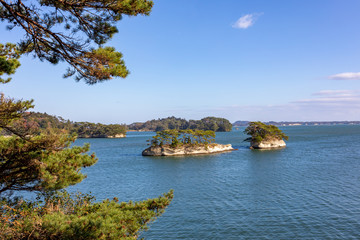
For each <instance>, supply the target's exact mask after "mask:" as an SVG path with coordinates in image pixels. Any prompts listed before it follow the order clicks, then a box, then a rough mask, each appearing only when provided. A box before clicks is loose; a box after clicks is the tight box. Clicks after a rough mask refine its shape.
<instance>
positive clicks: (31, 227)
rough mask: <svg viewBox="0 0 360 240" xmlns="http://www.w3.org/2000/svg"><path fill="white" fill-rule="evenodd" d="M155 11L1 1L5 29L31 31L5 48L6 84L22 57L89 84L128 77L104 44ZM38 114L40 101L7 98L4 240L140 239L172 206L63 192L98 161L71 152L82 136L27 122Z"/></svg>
mask: <svg viewBox="0 0 360 240" xmlns="http://www.w3.org/2000/svg"><path fill="white" fill-rule="evenodd" d="M152 5H153V2H152V1H148V0H129V1H121V0H115V1H113V0H111V1H109V0H104V1H91V0H80V1H55V0H43V1H40V0H38V1H37V0H35V1H30V2H25V1H20V0H15V1H10V0H9V1H8V0H0V20H1V22H6V23H7V29H9V30H11V29H13V28H20V29H22V30H24V32H25V35H24V37H23V39H21V40H20V43H19V44H18V45H15V44H11V43H7V44H0V83H1V84H6V83H8V82H10V81H11V78H10V77H9V75H11V74H14V73H15V71H16V69H17V68H18V67H19V66H20V62H19V58H20V56H21V55H22V54H30V53H32V54H33V56H34V57H37V58H39V59H40V60H42V61H43V60H45V61H48V62H50V63H52V64H56V63H58V62H60V61H65V62H66V63H67V64H69V65H70V67H71V68H70V69H69V70H68V71H67V73H66V74H65V77H69V76H75V79H76V80H77V81H79V80H84V81H85V82H86V83H88V84H95V83H98V82H101V81H105V80H109V79H112V78H113V77H126V76H127V75H128V73H129V72H128V70H127V69H126V67H125V64H124V61H123V60H122V54H121V53H120V52H117V51H115V49H114V48H112V47H103V45H104V44H105V43H106V42H107V41H108V40H110V39H111V38H112V37H113V35H114V34H115V33H116V32H117V31H118V30H117V28H116V23H117V22H118V21H119V20H121V18H122V16H123V15H128V16H136V15H139V14H144V15H148V14H149V13H150V11H151V9H152ZM90 13H91V14H90ZM62 29H64V30H62ZM96 45H98V46H99V47H98V48H95V46H96ZM4 75H5V76H4ZM34 77H36V76H34ZM33 107H34V105H33V100H15V99H12V98H10V97H5V95H4V94H3V93H1V94H0V131H3V130H5V131H7V132H8V133H9V134H10V135H9V136H7V137H5V136H0V239H31V240H35V239H44V240H45V239H137V238H138V237H139V235H140V233H141V231H144V230H146V229H147V224H148V223H149V222H151V221H153V220H154V219H155V218H156V217H158V216H160V215H161V214H162V213H163V211H164V209H165V208H166V207H167V206H168V205H169V204H170V202H171V200H172V198H173V192H172V191H171V190H170V191H169V192H168V193H165V194H164V195H163V196H160V197H158V198H154V199H149V200H145V201H140V202H132V201H130V202H119V201H118V199H117V198H114V199H113V200H104V201H102V202H96V201H95V198H94V197H93V196H90V195H87V194H81V193H78V194H75V195H72V194H69V193H67V192H66V191H65V190H63V189H64V188H66V187H68V186H71V185H74V184H77V183H79V182H81V181H82V180H83V179H84V178H85V177H86V175H84V174H82V173H81V170H82V169H83V168H85V167H89V166H92V165H94V164H95V163H96V162H97V158H96V156H95V154H89V153H88V152H89V145H88V144H85V145H83V146H72V143H73V142H74V141H75V139H76V137H75V136H73V135H69V133H68V131H67V130H66V129H59V128H55V127H51V126H47V127H46V129H43V128H41V127H40V126H37V125H36V124H32V123H31V122H29V121H27V120H26V116H27V112H28V111H29V110H30V109H32V108H33ZM39 125H40V124H39ZM24 191H25V192H33V193H37V194H38V198H37V200H28V199H23V198H21V197H20V196H21V193H22V192H24Z"/></svg>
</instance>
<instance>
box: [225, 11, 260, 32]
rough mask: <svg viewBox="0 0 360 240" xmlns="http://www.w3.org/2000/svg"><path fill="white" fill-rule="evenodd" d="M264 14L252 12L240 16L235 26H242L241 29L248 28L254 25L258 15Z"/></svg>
mask: <svg viewBox="0 0 360 240" xmlns="http://www.w3.org/2000/svg"><path fill="white" fill-rule="evenodd" d="M260 15H262V13H260V14H259V13H252V14H246V15H244V16H242V17H241V18H239V19H238V20H237V21H236V22H235V23H234V24H233V25H232V27H233V28H240V29H247V28H249V27H251V26H252V25H254V23H255V21H256V20H257V19H258V17H259V16H260Z"/></svg>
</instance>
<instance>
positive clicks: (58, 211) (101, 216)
mask: <svg viewBox="0 0 360 240" xmlns="http://www.w3.org/2000/svg"><path fill="white" fill-rule="evenodd" d="M172 198H173V191H172V190H171V191H170V192H168V193H166V194H164V195H163V196H160V197H158V198H155V199H149V200H145V201H141V202H128V203H125V202H122V203H119V202H118V200H117V199H116V198H115V199H113V200H104V201H102V202H99V203H96V202H94V200H95V199H94V197H92V196H90V195H84V194H77V195H75V196H71V195H70V194H68V193H67V192H66V191H63V192H57V193H55V194H51V195H48V196H46V197H45V200H44V202H40V201H38V202H27V201H22V200H14V201H9V200H6V199H3V200H2V201H0V204H1V207H0V213H1V217H0V239H38V240H40V239H44V240H45V239H136V238H138V236H139V233H140V232H141V231H144V230H147V225H146V224H147V223H149V222H151V221H153V220H154V219H156V217H158V216H160V215H161V214H162V213H163V212H164V209H165V208H166V207H167V206H168V205H169V204H170V202H171V200H172Z"/></svg>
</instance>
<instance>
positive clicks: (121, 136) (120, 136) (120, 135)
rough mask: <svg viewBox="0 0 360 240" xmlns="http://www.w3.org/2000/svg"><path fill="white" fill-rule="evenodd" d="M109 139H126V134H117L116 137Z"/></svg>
mask: <svg viewBox="0 0 360 240" xmlns="http://www.w3.org/2000/svg"><path fill="white" fill-rule="evenodd" d="M107 137H108V138H124V137H126V135H125V134H116V135H114V136H107Z"/></svg>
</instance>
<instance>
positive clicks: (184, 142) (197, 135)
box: [150, 129, 215, 148]
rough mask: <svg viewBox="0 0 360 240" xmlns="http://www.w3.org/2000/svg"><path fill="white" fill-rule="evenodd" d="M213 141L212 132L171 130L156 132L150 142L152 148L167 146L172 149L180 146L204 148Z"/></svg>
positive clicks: (213, 134)
mask: <svg viewBox="0 0 360 240" xmlns="http://www.w3.org/2000/svg"><path fill="white" fill-rule="evenodd" d="M214 140H215V132H214V131H210V130H207V131H203V130H196V131H193V130H191V129H187V130H175V129H171V130H163V131H159V132H156V135H155V136H153V137H152V139H151V140H150V142H151V146H152V147H156V146H160V147H162V146H164V145H168V146H170V147H172V148H177V147H180V146H206V145H208V144H210V143H213V142H214Z"/></svg>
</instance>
